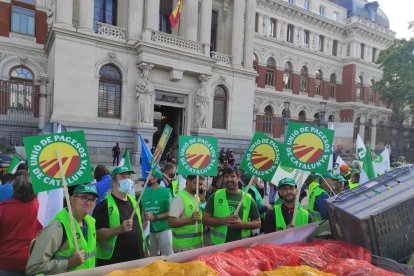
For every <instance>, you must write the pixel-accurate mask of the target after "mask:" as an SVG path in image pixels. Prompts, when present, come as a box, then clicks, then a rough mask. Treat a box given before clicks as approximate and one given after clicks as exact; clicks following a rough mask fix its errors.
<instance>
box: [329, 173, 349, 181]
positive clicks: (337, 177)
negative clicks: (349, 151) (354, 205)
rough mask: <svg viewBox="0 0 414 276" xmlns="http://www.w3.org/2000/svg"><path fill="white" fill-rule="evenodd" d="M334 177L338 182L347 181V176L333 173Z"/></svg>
mask: <svg viewBox="0 0 414 276" xmlns="http://www.w3.org/2000/svg"><path fill="white" fill-rule="evenodd" d="M332 179H333V180H335V181H337V182H345V181H346V180H345V178H344V177H343V176H342V175H340V174H334V175H332Z"/></svg>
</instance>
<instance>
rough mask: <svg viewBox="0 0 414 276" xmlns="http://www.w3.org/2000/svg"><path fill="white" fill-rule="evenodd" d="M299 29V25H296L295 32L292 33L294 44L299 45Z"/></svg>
mask: <svg viewBox="0 0 414 276" xmlns="http://www.w3.org/2000/svg"><path fill="white" fill-rule="evenodd" d="M298 31H299V27H296V26H294V27H293V34H292V35H293V45H298ZM286 33H287V32H286Z"/></svg>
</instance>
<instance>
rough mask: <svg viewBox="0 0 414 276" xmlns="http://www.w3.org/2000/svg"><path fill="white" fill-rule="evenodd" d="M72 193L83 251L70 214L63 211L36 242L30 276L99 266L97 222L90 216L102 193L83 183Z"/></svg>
mask: <svg viewBox="0 0 414 276" xmlns="http://www.w3.org/2000/svg"><path fill="white" fill-rule="evenodd" d="M71 190H72V189H71ZM71 194H72V195H71V197H70V202H71V207H72V212H73V218H74V224H75V231H76V233H75V236H76V238H77V241H78V245H79V251H77V252H76V249H75V241H74V238H73V237H74V234H73V232H72V226H71V222H70V217H69V216H70V215H69V212H68V210H67V208H63V209H62V210H61V211H60V212H59V213H58V214H57V215H56V217H55V219H54V220H52V221H51V222H50V223H49V225H48V226H47V227H46V228H44V229H43V230H42V231H41V232H40V233H39V234H38V236H37V238H36V240H35V241H34V244H33V245H32V248H31V250H30V257H29V260H28V263H27V266H26V273H27V274H28V275H35V274H40V273H42V274H57V273H63V272H69V271H76V270H82V269H87V268H93V267H95V252H96V230H95V219H94V218H93V217H91V216H89V213H90V212H91V211H92V208H93V207H94V206H95V203H96V199H97V198H98V192H97V191H96V188H95V186H93V185H91V184H82V185H78V186H76V188H74V190H73V192H72V193H71Z"/></svg>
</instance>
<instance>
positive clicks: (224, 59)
mask: <svg viewBox="0 0 414 276" xmlns="http://www.w3.org/2000/svg"><path fill="white" fill-rule="evenodd" d="M211 58H212V59H213V60H215V61H216V62H217V63H223V64H228V65H230V64H231V57H230V55H226V54H223V53H219V52H213V51H212V52H211Z"/></svg>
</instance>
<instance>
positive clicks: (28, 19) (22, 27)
mask: <svg viewBox="0 0 414 276" xmlns="http://www.w3.org/2000/svg"><path fill="white" fill-rule="evenodd" d="M11 30H12V32H15V33H21V34H25V35H34V34H35V33H34V32H35V11H34V10H28V9H23V8H20V7H16V6H12V16H11Z"/></svg>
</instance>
